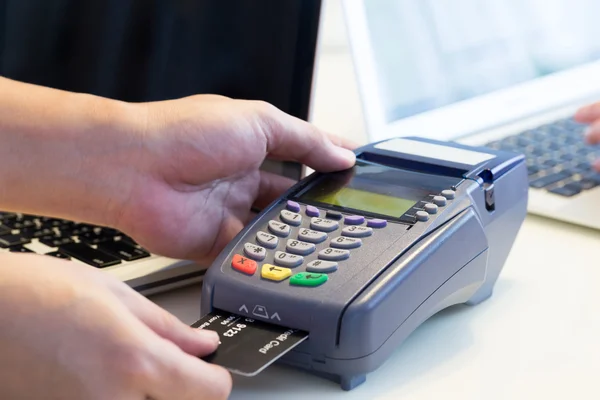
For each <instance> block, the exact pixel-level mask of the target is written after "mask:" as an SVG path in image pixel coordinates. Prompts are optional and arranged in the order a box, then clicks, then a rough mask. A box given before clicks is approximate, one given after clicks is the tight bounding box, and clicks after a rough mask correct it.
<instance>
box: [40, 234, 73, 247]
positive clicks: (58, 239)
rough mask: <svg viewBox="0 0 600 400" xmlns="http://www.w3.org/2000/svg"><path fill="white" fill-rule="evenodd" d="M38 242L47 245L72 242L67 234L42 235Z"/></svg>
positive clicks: (60, 244)
mask: <svg viewBox="0 0 600 400" xmlns="http://www.w3.org/2000/svg"><path fill="white" fill-rule="evenodd" d="M40 243H42V244H45V245H46V246H48V247H60V246H62V245H65V244H69V243H73V239H71V238H70V237H68V236H56V235H50V236H44V237H42V238H40Z"/></svg>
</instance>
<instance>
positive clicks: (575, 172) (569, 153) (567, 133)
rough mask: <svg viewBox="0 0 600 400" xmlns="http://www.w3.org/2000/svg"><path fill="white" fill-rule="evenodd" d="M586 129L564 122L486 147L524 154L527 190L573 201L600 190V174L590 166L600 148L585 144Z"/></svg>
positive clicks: (529, 131) (531, 130)
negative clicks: (535, 190) (547, 193)
mask: <svg viewBox="0 0 600 400" xmlns="http://www.w3.org/2000/svg"><path fill="white" fill-rule="evenodd" d="M585 128H586V126H585V125H581V124H579V123H577V122H575V121H574V120H573V119H572V118H567V119H563V120H559V121H556V122H553V123H550V124H545V125H542V126H539V127H537V128H534V129H530V130H527V131H524V132H521V133H519V134H516V135H512V136H508V137H505V138H503V139H501V140H497V141H493V142H490V143H487V144H486V146H487V147H490V148H493V149H497V150H508V151H512V152H517V153H522V154H524V155H525V156H526V159H527V169H528V172H529V186H530V187H532V188H535V189H542V190H546V191H548V192H549V193H552V194H555V195H558V196H565V197H572V196H576V195H578V194H580V193H582V192H585V191H586V190H590V189H593V188H595V187H596V186H600V173H598V172H595V171H594V170H593V168H592V163H593V162H594V161H595V160H597V159H599V158H600V146H597V145H594V146H589V145H586V144H585V142H584V138H583V133H584V130H585Z"/></svg>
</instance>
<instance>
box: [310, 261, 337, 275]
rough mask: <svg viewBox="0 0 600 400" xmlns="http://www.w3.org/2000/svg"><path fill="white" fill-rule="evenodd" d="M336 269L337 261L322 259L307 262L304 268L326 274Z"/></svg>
mask: <svg viewBox="0 0 600 400" xmlns="http://www.w3.org/2000/svg"><path fill="white" fill-rule="evenodd" d="M337 269H338V263H336V262H335V261H323V260H314V261H311V262H309V263H308V264H307V265H306V270H307V271H308V272H317V273H323V274H326V273H328V272H335V271H337Z"/></svg>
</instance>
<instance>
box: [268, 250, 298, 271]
mask: <svg viewBox="0 0 600 400" xmlns="http://www.w3.org/2000/svg"><path fill="white" fill-rule="evenodd" d="M273 260H274V261H275V263H276V264H278V265H281V266H283V267H288V268H295V267H297V266H299V265H302V263H303V262H304V257H302V256H299V255H297V254H290V253H286V252H284V251H276V252H275V258H274V259H273Z"/></svg>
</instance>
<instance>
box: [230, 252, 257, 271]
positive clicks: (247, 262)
mask: <svg viewBox="0 0 600 400" xmlns="http://www.w3.org/2000/svg"><path fill="white" fill-rule="evenodd" d="M231 266H232V267H233V269H235V270H238V271H240V272H243V273H245V274H248V275H253V274H254V273H255V272H256V267H257V264H256V261H253V260H251V259H249V258H248V257H244V256H240V255H239V254H236V255H235V256H233V260H232V261H231Z"/></svg>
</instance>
